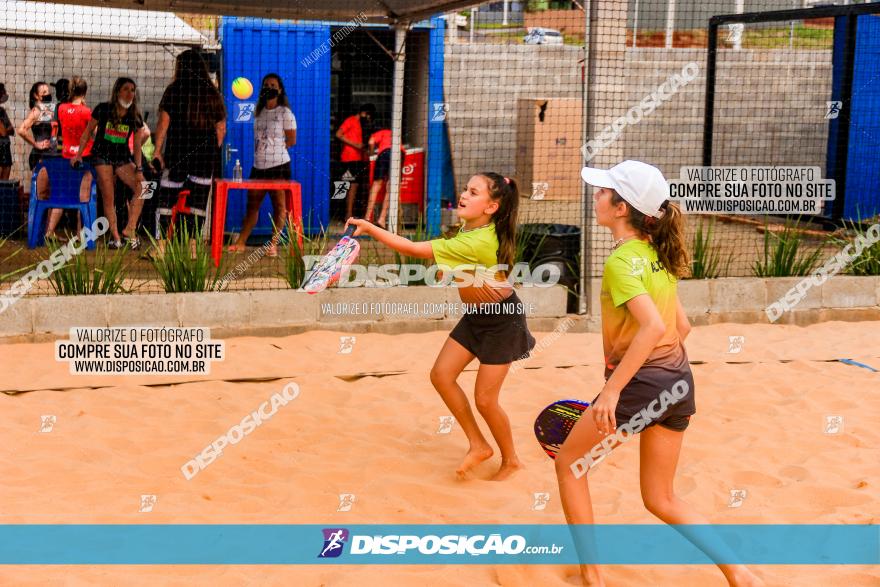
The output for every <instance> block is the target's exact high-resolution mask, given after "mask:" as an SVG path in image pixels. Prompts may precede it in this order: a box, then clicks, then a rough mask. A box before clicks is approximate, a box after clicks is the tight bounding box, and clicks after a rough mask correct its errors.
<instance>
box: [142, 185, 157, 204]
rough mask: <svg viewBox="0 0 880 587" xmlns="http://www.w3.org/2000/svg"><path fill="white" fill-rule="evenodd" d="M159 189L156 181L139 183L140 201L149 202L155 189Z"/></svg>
mask: <svg viewBox="0 0 880 587" xmlns="http://www.w3.org/2000/svg"><path fill="white" fill-rule="evenodd" d="M158 187H159V182H158V181H142V182H141V200H149V199H151V198H152V197H153V196H154V195H155V193H156V188H158Z"/></svg>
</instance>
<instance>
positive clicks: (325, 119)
mask: <svg viewBox="0 0 880 587" xmlns="http://www.w3.org/2000/svg"><path fill="white" fill-rule="evenodd" d="M220 41H221V44H222V46H223V67H222V71H223V87H224V92H223V94H224V97H225V100H226V108H227V113H228V119H227V129H228V130H227V134H226V143H227V144H228V145H229V146H230V147H231V148H233V149H237V150H238V151H237V152H234V153H232V154H231V156H230V158H229V161H228V162H226V164H225V166H224V176H225V177H227V178H228V177H232V169H233V167H234V166H235V160H236V159H239V160H241V165H242V168H243V171H244V177H245V178H246V177H248V175H249V173H250V169H251V166H252V165H253V161H254V153H253V149H254V126H253V106H255V105H256V101H257V94H258V93H259V91H260V83H261V81H262V79H263V76H264V75H266V74H267V73H277V74H278V75H280V76H281V78H282V79H283V81H284V86H285V89H286V91H287V96H288V100H289V101H290V109H291V110H292V111H293V114H294V116H295V117H296V145H294V146H293V147H291V148H290V149H288V152H289V153H290V159H291V169H292V172H293V179H294V180H296V181H298V182H299V183H300V184H301V186H302V204H303V222H304V223H305V224H306V226H307V227H311V228H312V229H313V230H320V228H321V227H322V226H327V225H328V222H329V198H330V194H329V189H330V188H329V180H328V178H329V177H330V143H329V136H330V54H329V41H330V26H329V25H328V24H326V23H298V24H294V23H292V22H290V21H284V22H278V21H273V20H268V19H254V18H226V17H224V18H223V19H222V23H221V26H220ZM322 45H323V46H324V47H327V49H328V51H327V53H326V55H324V56H323V58H321V59H318V60H315V62H314V63H311V64H307V65H304V64H303V60H304V59H305V58H306V56H308V55H309V54H310V53H312V51H314V50H316V49H318V48H319V47H321V46H322ZM239 77H244V78H246V79H248V80H250V82H251V84H252V85H253V88H254V94H253V96H251V97H250V98H248V99H246V100H239V99H238V98H236V97H235V96H233V94H232V81H233V80H235V79H236V78H239ZM246 203H247V198H246V196H245V193H244V192H242V191H230V197H229V204H228V209H227V213H226V230H227V231H228V232H238V231H240V230H241V223H242V219H243V218H244V213H245V209H246ZM271 218H272V204H271V202H270V201H269V198H268V197H266V199H265V200H264V201H263V204H262V206H261V207H260V216H259V221H258V223H257V226H256V228H255V229H254V231H253V234H255V235H271V234H272V221H271Z"/></svg>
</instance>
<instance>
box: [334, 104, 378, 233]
mask: <svg viewBox="0 0 880 587" xmlns="http://www.w3.org/2000/svg"><path fill="white" fill-rule="evenodd" d="M374 116H376V106H374V105H373V104H369V103H367V104H364V105H363V106H361V107H360V109H359V111H358V113H357V114H354V115H352V116H349V117H348V118H346V119H345V120H344V121H342V124H340V125H339V130H337V131H336V138H337V139H339V140H340V142H341V143H342V151H341V152H340V154H339V160H340V161H341V162H342V179H343V180H344V181H350V182H351V184H350V185H349V187H348V196H347V197H346V198H345V210H346V212H345V217H346V218H351V216H352V210H353V209H354V198H355V194H357V190H358V185H359V184H360V183H361V182H364V181H366V179H367V177H366V176H367V171H368V167H367V165H368V161H367V157H366V145H365V144H364V135H365V134H366V133H365V132H364V127H366V126H369V124H370V123H371V122H372V120H373V117H374Z"/></svg>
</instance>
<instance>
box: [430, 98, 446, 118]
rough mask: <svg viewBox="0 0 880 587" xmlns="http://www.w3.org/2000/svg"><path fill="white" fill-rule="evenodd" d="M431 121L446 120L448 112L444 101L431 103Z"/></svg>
mask: <svg viewBox="0 0 880 587" xmlns="http://www.w3.org/2000/svg"><path fill="white" fill-rule="evenodd" d="M432 107H433V111H432V112H431V122H443V121H445V120H446V113H447V112H449V104H447V103H445V102H434V104H432Z"/></svg>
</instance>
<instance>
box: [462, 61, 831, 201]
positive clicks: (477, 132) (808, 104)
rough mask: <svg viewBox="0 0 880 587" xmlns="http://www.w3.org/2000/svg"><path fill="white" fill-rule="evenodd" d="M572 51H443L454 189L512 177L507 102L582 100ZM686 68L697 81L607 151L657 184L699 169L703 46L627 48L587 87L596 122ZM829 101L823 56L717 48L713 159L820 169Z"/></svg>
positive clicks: (511, 113) (511, 106)
mask: <svg viewBox="0 0 880 587" xmlns="http://www.w3.org/2000/svg"><path fill="white" fill-rule="evenodd" d="M582 55H583V53H582V50H581V49H580V48H578V47H570V46H563V47H544V46H527V45H466V44H455V45H447V48H446V74H445V75H446V80H445V83H446V99H447V102H448V103H449V114H448V121H449V130H450V139H451V142H452V156H453V162H454V166H455V181H456V186H457V187H458V188H459V189H460V187H461V186H462V185H464V183H466V181H467V179H468V177H470V175H471V174H472V173H474V172H475V171H477V170H479V169H484V168H485V169H494V170H497V171H499V172H500V173H505V174H512V175H513V176H516V175H517V170H516V169H515V143H516V100H517V99H519V98H554V97H556V98H570V97H577V98H582V87H583V86H582V82H581V64H579V63H578V61H579V60H580V59H581V58H582ZM688 62H695V63H696V64H697V65H698V66H699V68H700V74H699V76H698V78H697V79H695V80H694V81H692V82H691V83H690V84H689V85H687V86H685V87H684V88H681V89H680V90H679V91H678V93H677V94H676V95H675V96H673V98H672V99H670V100H669V101H667V102H665V103H664V104H663V105H662V106H661V107H659V108H658V109H657V110H655V111H654V112H653V113H652V114H650V115H649V116H646V117H645V118H644V119H643V120H642V121H641V122H640V123H639V124H637V125H635V126H631V127H627V128H626V129H625V130H624V131H623V134H622V135H621V136H620V138H619V139H618V141H617V142H616V143H615V145H614V147H615V148H617V149H619V151H620V156H621V157H626V158H636V159H642V160H645V161H649V162H652V163H654V164H656V165H658V166H659V167H660V168H661V169H662V170H663V172H664V173H665V174H666V175H667V176H668V177H678V172H679V168H680V167H681V166H683V165H700V164H701V162H702V149H703V142H702V141H703V114H704V100H705V86H706V77H705V62H706V52H705V50H703V49H671V50H667V49H635V50H633V49H628V50H626V52H625V56H624V57H623V61H622V66H621V67H620V68H614V69H613V70H604V71H603V73H604V74H605V75H607V76H608V78H609V79H608V80H606V81H604V82H603V81H601V80H597V83H599V84H600V85H601V86H602V87H601V88H599V89H598V90H597V94H598V95H599V97H600V98H601V100H602V103H601V104H599V105H597V106H596V108H597V116H598V117H599V118H600V122H601V121H604V124H609V123H610V122H611V121H613V120H614V119H615V118H617V117H619V116H623V115H625V114H626V113H627V111H628V110H629V109H630V108H631V107H632V106H634V105H636V104H638V103H639V101H640V100H642V99H643V98H644V97H645V96H647V95H648V94H650V92H651V91H652V90H654V89H655V88H656V87H657V86H658V85H659V84H660V83H662V82H663V81H664V80H665V79H666V78H667V77H669V76H670V75H672V74H673V73H677V72H681V70H682V68H683V67H684V65H685V64H687V63H688ZM621 69H622V72H621ZM621 73H622V75H621ZM830 94H831V52H830V51H821V50H817V51H787V50H774V51H757V50H749V51H739V52H734V51H723V52H722V54H721V57H720V58H719V61H718V70H717V85H716V102H715V113H716V119H715V143H714V144H715V156H714V159H713V163H714V164H717V165H723V164H765V165H766V164H775V165H818V166H820V167H822V169H823V170H824V168H825V153H826V141H827V132H828V121H826V120H825V119H824V114H825V108H826V101H827V100H828V99H829V97H830ZM600 128H601V127H600ZM579 147H580V145H572V148H579ZM614 158H615V159H616V158H617V156H616V154H615V157H614ZM593 163H594V164H596V163H597V162H596V161H594V162H593ZM572 199H576V198H572Z"/></svg>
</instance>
